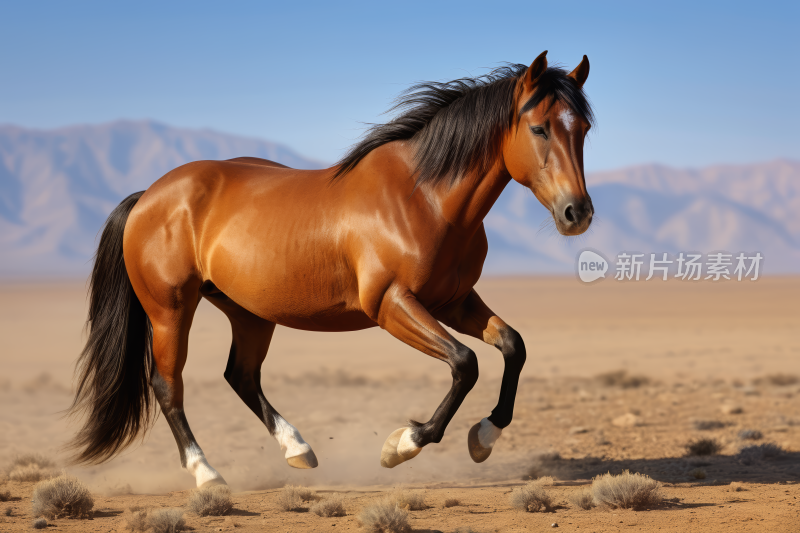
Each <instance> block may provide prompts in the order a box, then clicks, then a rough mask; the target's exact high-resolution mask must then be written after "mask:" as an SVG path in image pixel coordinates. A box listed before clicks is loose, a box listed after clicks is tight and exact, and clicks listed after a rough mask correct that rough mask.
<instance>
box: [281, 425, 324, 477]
mask: <svg viewBox="0 0 800 533" xmlns="http://www.w3.org/2000/svg"><path fill="white" fill-rule="evenodd" d="M274 420H275V439H276V440H277V441H278V444H280V445H281V450H284V451H285V452H286V453H285V455H284V457H285V458H286V462H287V463H289V466H291V467H294V468H316V467H317V465H318V464H319V462H318V461H317V456H316V455H315V454H314V450H312V449H311V445H309V444H308V443H307V442H306V441H304V440H303V437H302V436H300V432H299V431H297V428H295V427H294V426H293V425H291V424H290V423H289V422H287V421H286V420H284V418H283V417H281V416H276V417H275V419H274Z"/></svg>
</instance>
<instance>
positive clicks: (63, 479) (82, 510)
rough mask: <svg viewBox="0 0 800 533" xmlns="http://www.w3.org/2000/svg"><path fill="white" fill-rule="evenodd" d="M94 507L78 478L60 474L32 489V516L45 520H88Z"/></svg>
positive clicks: (87, 490) (84, 486) (85, 488)
mask: <svg viewBox="0 0 800 533" xmlns="http://www.w3.org/2000/svg"><path fill="white" fill-rule="evenodd" d="M93 507H94V499H93V498H92V495H91V493H90V492H89V489H88V488H87V487H86V485H84V484H83V483H82V482H81V481H80V480H79V479H78V478H76V477H73V476H68V475H66V474H62V475H60V476H58V477H56V478H52V479H47V480H45V481H41V482H39V484H38V485H36V487H35V488H34V489H33V514H34V516H44V517H45V518H49V519H51V520H52V519H54V518H63V517H71V518H88V517H90V516H91V513H92V508H93Z"/></svg>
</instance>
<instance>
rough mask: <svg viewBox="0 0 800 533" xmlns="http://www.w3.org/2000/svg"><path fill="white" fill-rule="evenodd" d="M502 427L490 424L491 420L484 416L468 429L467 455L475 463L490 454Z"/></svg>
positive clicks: (482, 460) (480, 461)
mask: <svg viewBox="0 0 800 533" xmlns="http://www.w3.org/2000/svg"><path fill="white" fill-rule="evenodd" d="M502 432H503V430H502V429H500V428H499V427H497V426H495V425H494V424H492V422H491V420H489V419H488V418H484V419H483V420H481V421H480V422H478V423H477V424H475V425H474V426H472V429H470V430H469V436H468V437H467V448H468V449H469V456H470V457H472V460H473V461H475V462H476V463H482V462H484V461H485V460H486V459H488V458H489V456H490V455H492V448H493V447H494V443H495V442H497V439H499V438H500V434H501V433H502Z"/></svg>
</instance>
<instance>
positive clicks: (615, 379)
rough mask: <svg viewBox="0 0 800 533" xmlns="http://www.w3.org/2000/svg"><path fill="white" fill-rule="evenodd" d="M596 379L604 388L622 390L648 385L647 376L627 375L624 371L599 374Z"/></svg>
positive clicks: (648, 379)
mask: <svg viewBox="0 0 800 533" xmlns="http://www.w3.org/2000/svg"><path fill="white" fill-rule="evenodd" d="M596 379H597V380H598V381H599V382H600V383H601V384H603V385H605V386H606V387H619V388H622V389H635V388H637V387H641V386H642V385H647V384H649V383H650V378H648V377H647V376H637V375H629V374H628V372H627V371H626V370H616V371H614V372H606V373H605V374H599V375H597V376H596Z"/></svg>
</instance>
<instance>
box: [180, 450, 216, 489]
mask: <svg viewBox="0 0 800 533" xmlns="http://www.w3.org/2000/svg"><path fill="white" fill-rule="evenodd" d="M184 455H185V456H186V470H188V471H189V473H190V474H192V475H193V476H194V479H195V481H196V482H197V486H198V487H199V486H201V485H202V484H203V483H206V482H208V481H211V480H212V479H222V476H221V475H219V472H217V471H216V470H214V469H213V468H212V467H211V465H210V464H208V461H207V460H206V456H205V454H203V450H201V449H200V446H198V445H197V444H191V445H190V446H189V447H187V448H186V449H185V450H184ZM224 481H225V480H223V482H224Z"/></svg>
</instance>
